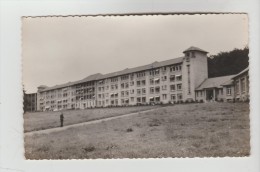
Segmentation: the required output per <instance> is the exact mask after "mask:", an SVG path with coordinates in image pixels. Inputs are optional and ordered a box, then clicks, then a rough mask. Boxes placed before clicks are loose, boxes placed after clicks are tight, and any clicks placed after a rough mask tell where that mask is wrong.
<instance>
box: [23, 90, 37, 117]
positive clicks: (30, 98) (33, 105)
mask: <svg viewBox="0 0 260 172" xmlns="http://www.w3.org/2000/svg"><path fill="white" fill-rule="evenodd" d="M24 101H25V102H24V106H25V107H24V110H25V111H26V112H35V111H37V93H32V94H26V93H25V94H24Z"/></svg>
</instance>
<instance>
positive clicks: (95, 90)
mask: <svg viewBox="0 0 260 172" xmlns="http://www.w3.org/2000/svg"><path fill="white" fill-rule="evenodd" d="M183 53H184V56H183V57H179V58H175V59H170V60H166V61H161V62H153V63H151V64H148V65H144V66H139V67H135V68H129V69H128V68H127V69H124V70H122V71H117V72H113V73H108V74H100V73H97V74H94V75H90V76H88V77H86V78H84V79H82V80H80V81H76V82H68V83H66V84H62V85H56V86H53V87H47V86H44V85H42V86H39V87H38V92H37V95H38V96H37V97H38V101H37V109H38V110H40V111H48V110H50V111H56V110H64V109H85V108H94V107H110V106H129V105H143V104H159V103H160V104H161V103H170V102H171V103H176V102H184V101H195V100H197V98H198V93H197V91H198V90H196V89H197V88H198V87H199V86H201V83H203V82H204V81H205V80H207V79H208V65H207V53H208V52H206V51H204V50H202V49H200V48H196V47H190V48H188V49H187V50H185V51H183Z"/></svg>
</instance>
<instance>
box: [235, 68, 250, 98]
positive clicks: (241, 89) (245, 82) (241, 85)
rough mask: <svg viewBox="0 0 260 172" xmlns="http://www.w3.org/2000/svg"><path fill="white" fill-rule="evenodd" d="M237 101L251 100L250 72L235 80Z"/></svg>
mask: <svg viewBox="0 0 260 172" xmlns="http://www.w3.org/2000/svg"><path fill="white" fill-rule="evenodd" d="M234 86H235V99H236V100H238V101H247V100H249V75H248V72H245V73H244V74H241V75H240V76H238V77H236V78H234Z"/></svg>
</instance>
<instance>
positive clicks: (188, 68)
mask: <svg viewBox="0 0 260 172" xmlns="http://www.w3.org/2000/svg"><path fill="white" fill-rule="evenodd" d="M187 70H188V94H190V93H191V91H190V90H191V88H190V65H187Z"/></svg>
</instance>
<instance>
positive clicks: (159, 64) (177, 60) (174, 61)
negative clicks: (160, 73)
mask: <svg viewBox="0 0 260 172" xmlns="http://www.w3.org/2000/svg"><path fill="white" fill-rule="evenodd" d="M182 61H183V57H178V58H175V59H169V60H165V61H161V62H157V61H155V62H153V63H150V64H148V65H143V66H139V67H134V68H126V69H124V70H121V71H117V72H113V73H108V74H104V75H102V76H101V77H100V78H98V79H105V78H111V77H115V76H120V75H126V74H129V73H134V72H141V71H145V70H149V69H152V68H158V67H162V66H168V65H172V64H177V63H182Z"/></svg>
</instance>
